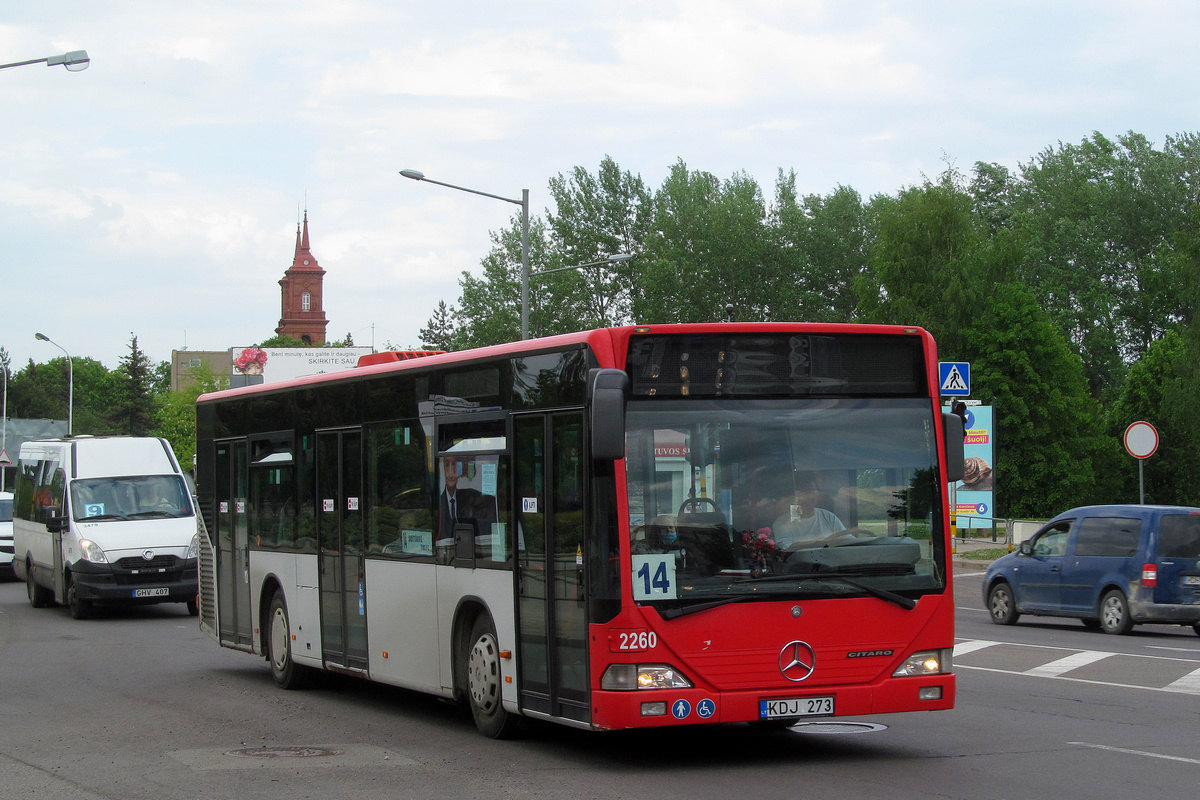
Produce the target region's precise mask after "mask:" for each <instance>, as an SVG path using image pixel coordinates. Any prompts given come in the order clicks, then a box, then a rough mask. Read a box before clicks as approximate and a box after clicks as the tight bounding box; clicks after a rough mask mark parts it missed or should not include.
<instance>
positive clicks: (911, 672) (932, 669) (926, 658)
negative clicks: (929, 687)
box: [892, 650, 954, 678]
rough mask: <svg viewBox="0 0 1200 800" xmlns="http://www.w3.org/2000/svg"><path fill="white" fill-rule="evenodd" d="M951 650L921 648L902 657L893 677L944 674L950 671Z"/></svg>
mask: <svg viewBox="0 0 1200 800" xmlns="http://www.w3.org/2000/svg"><path fill="white" fill-rule="evenodd" d="M953 653H954V651H953V650H922V651H920V652H919V653H913V654H912V655H911V656H909V657H908V658H906V659H904V663H903V664H901V665H900V667H899V669H897V670H896V671H895V672H893V673H892V677H893V678H917V677H920V676H922V675H945V674H947V673H948V672H950V656H951V655H952V654H953Z"/></svg>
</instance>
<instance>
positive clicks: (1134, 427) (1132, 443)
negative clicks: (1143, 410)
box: [1125, 422, 1158, 458]
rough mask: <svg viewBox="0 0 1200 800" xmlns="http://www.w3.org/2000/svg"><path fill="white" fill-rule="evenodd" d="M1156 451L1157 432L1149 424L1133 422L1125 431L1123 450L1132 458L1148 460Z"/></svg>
mask: <svg viewBox="0 0 1200 800" xmlns="http://www.w3.org/2000/svg"><path fill="white" fill-rule="evenodd" d="M1157 449H1158V430H1157V429H1155V427H1154V426H1153V425H1151V424H1150V423H1149V422H1135V423H1133V424H1131V425H1130V426H1129V427H1128V428H1126V429H1125V450H1126V452H1128V453H1129V455H1131V456H1133V457H1134V458H1149V457H1150V456H1152V455H1154V451H1155V450H1157Z"/></svg>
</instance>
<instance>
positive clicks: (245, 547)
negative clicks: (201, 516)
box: [213, 441, 254, 650]
mask: <svg viewBox="0 0 1200 800" xmlns="http://www.w3.org/2000/svg"><path fill="white" fill-rule="evenodd" d="M213 488H214V492H213V494H214V496H215V499H216V501H217V537H216V538H217V597H218V603H219V609H218V611H219V614H220V619H221V633H220V636H221V642H222V643H223V644H227V645H231V646H233V647H236V648H238V649H240V650H249V649H250V648H251V647H252V646H253V643H254V638H253V634H254V620H253V619H251V616H250V548H249V543H250V541H249V540H250V536H249V529H248V527H247V525H246V522H247V520H246V442H245V441H230V442H218V443H217V460H216V485H215V486H214V487H213Z"/></svg>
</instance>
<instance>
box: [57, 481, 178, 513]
mask: <svg viewBox="0 0 1200 800" xmlns="http://www.w3.org/2000/svg"><path fill="white" fill-rule="evenodd" d="M71 511H72V515H73V516H74V518H75V520H76V521H93V522H102V521H105V520H114V519H115V520H127V519H154V518H159V519H162V518H165V517H190V516H192V515H193V511H192V503H191V500H190V499H189V498H188V493H187V490H186V488H185V487H184V485H183V480H182V479H181V478H180V477H179V476H178V475H139V476H137V477H128V478H80V479H77V480H75V481H73V482H72V483H71Z"/></svg>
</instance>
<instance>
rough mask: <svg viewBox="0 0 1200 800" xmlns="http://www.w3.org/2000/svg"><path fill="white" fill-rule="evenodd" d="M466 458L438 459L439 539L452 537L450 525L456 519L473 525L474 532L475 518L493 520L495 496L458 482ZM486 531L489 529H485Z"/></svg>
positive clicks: (451, 525) (478, 531)
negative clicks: (439, 476) (442, 485)
mask: <svg viewBox="0 0 1200 800" xmlns="http://www.w3.org/2000/svg"><path fill="white" fill-rule="evenodd" d="M468 463H469V462H468V460H466V459H458V458H452V457H447V458H443V459H442V480H443V484H444V486H445V488H444V489H443V490H442V495H441V499H440V501H439V506H440V511H441V515H440V519H441V538H442V539H452V538H454V526H455V525H456V524H458V523H459V522H471V523H473V524H475V525H476V531H475V532H476V534H479V533H481V531H480V530H479V526H478V523H477V522H476V521H477V520H489V521H495V519H496V499H495V498H494V497H491V496H489V495H486V494H484V493H483V492H481V491H479V490H478V489H473V488H471V487H470V486H462V487H460V486H459V485H458V482H459V479H460V478H461V477H462V475H463V473H464V472H466V466H467V464H468ZM488 532H490V530H489V531H488Z"/></svg>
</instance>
